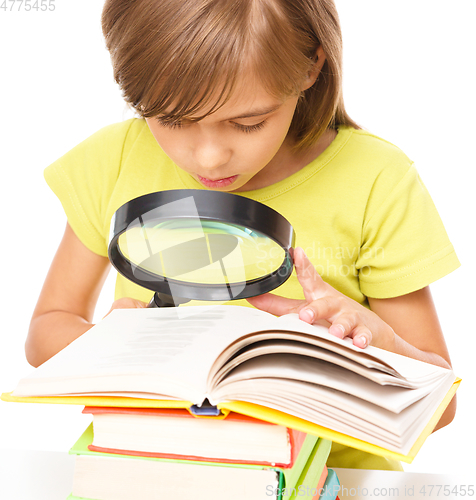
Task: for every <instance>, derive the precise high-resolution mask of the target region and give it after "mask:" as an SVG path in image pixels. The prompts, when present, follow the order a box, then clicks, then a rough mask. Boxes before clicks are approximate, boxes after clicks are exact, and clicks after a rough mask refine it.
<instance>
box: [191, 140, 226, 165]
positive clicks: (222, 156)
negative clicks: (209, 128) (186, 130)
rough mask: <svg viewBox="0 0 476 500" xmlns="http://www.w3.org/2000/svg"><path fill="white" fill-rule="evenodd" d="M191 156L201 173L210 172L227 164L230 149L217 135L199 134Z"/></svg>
mask: <svg viewBox="0 0 476 500" xmlns="http://www.w3.org/2000/svg"><path fill="white" fill-rule="evenodd" d="M193 154H194V159H195V162H196V164H197V166H198V167H199V168H200V169H201V171H202V172H204V171H211V170H214V169H217V168H220V167H222V166H224V165H226V164H227V163H228V162H229V160H230V158H231V148H230V147H229V145H227V144H225V143H224V141H223V140H222V139H220V137H219V135H217V134H215V135H213V134H210V135H208V134H207V135H205V134H199V136H198V137H196V140H195V145H194V150H193Z"/></svg>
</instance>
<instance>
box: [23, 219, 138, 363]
mask: <svg viewBox="0 0 476 500" xmlns="http://www.w3.org/2000/svg"><path fill="white" fill-rule="evenodd" d="M109 269H110V264H109V259H108V258H107V257H102V256H100V255H97V254H95V253H94V252H92V251H91V250H89V249H88V248H86V246H84V244H83V243H81V241H80V240H79V238H78V237H77V236H76V235H75V234H74V232H73V230H72V229H71V227H70V225H69V224H67V226H66V230H65V232H64V236H63V239H62V240H61V243H60V245H59V247H58V250H57V252H56V255H55V257H54V259H53V262H52V264H51V267H50V269H49V271H48V275H47V276H46V279H45V283H44V285H43V288H42V290H41V293H40V297H39V299H38V302H37V304H36V307H35V310H34V312H33V316H32V318H31V322H30V328H29V331H28V337H27V339H26V343H25V354H26V358H27V360H28V362H29V363H30V364H31V365H33V366H39V365H41V364H42V363H44V362H45V361H46V360H47V359H49V358H51V357H52V356H53V355H55V354H56V353H57V352H59V351H61V350H62V349H63V348H65V347H66V346H67V345H68V344H70V343H71V342H72V341H73V340H75V339H76V338H78V337H79V336H80V335H82V334H83V333H84V332H86V331H87V330H89V329H90V328H91V327H92V326H93V324H92V320H93V314H94V309H95V307H96V302H97V299H98V297H99V293H100V291H101V288H102V286H103V284H104V281H105V280H106V277H107V274H108V272H109ZM143 306H144V303H142V302H139V301H134V300H133V299H121V300H119V301H116V302H115V303H114V304H113V308H115V307H143Z"/></svg>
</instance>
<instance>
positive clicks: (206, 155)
mask: <svg viewBox="0 0 476 500" xmlns="http://www.w3.org/2000/svg"><path fill="white" fill-rule="evenodd" d="M241 88H243V87H241ZM297 101H298V97H297V96H293V97H288V98H286V99H283V100H280V99H277V98H275V97H273V96H271V95H270V94H268V93H267V92H266V90H265V89H264V88H263V87H262V86H260V85H254V86H252V87H251V88H249V89H246V90H245V91H242V92H240V93H235V94H234V95H233V96H232V98H231V99H230V100H229V101H228V102H227V103H226V104H225V105H224V106H223V107H222V108H220V109H219V110H218V111H216V112H214V113H212V114H211V115H209V116H207V117H205V118H203V119H202V120H200V121H197V122H193V121H184V122H182V123H181V124H178V125H167V124H166V123H164V122H161V121H160V116H159V117H153V118H146V121H147V124H148V126H149V128H150V131H151V132H152V134H153V135H154V137H155V139H156V140H157V142H158V143H159V145H160V147H161V148H162V149H163V150H164V152H165V153H166V154H167V155H168V156H169V158H170V159H171V160H172V161H173V162H174V163H175V164H176V165H177V166H178V167H180V168H181V169H182V170H184V171H186V172H188V173H189V174H190V175H191V176H192V177H194V178H195V179H196V180H197V181H198V182H200V183H201V184H202V185H203V186H205V187H206V188H208V189H214V190H219V191H249V190H252V189H258V188H262V187H265V186H268V185H271V184H274V183H275V182H277V181H279V180H281V179H284V178H285V177H287V176H288V175H290V174H291V173H293V172H292V171H291V170H290V169H292V165H291V164H290V163H289V162H288V161H285V160H286V158H288V157H289V152H290V149H291V148H290V146H291V144H289V141H287V140H285V139H286V136H287V133H288V129H289V126H290V125H291V120H292V118H293V115H294V111H295V109H296V104H297ZM192 118H193V117H192Z"/></svg>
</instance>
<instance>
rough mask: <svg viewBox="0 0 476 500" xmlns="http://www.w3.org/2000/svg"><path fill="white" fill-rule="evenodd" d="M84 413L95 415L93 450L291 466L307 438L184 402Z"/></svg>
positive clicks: (91, 409) (88, 408)
mask: <svg viewBox="0 0 476 500" xmlns="http://www.w3.org/2000/svg"><path fill="white" fill-rule="evenodd" d="M83 413H89V414H92V415H93V427H94V441H93V443H92V444H91V445H89V446H88V448H89V450H91V451H98V452H102V453H114V454H118V455H133V456H142V457H150V458H168V459H177V460H180V459H181V460H194V461H204V462H205V461H206V462H222V463H247V464H260V465H272V466H276V467H282V468H291V467H292V466H293V465H294V463H295V461H296V458H297V456H298V455H299V452H300V451H301V448H302V446H303V443H304V440H305V438H306V433H305V432H302V431H297V430H294V429H290V428H287V427H285V426H281V425H276V424H270V423H269V422H265V421H264V420H259V419H256V418H253V417H248V416H246V415H241V414H239V413H235V412H230V413H228V415H227V416H226V417H225V418H223V419H219V420H217V419H216V418H213V417H210V418H208V419H207V418H203V417H201V418H197V417H195V416H193V415H192V414H191V413H190V412H189V411H188V410H186V409H180V408H123V407H122V408H121V407H112V408H111V407H96V406H86V407H85V408H84V410H83ZM211 419H212V420H213V422H211ZM121 443H122V444H121ZM128 444H129V446H128Z"/></svg>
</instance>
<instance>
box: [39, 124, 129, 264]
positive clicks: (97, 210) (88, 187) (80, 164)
mask: <svg viewBox="0 0 476 500" xmlns="http://www.w3.org/2000/svg"><path fill="white" fill-rule="evenodd" d="M130 122H131V121H130V120H128V121H126V122H122V123H117V124H113V125H109V126H107V127H104V128H103V129H101V130H99V131H98V132H96V133H95V134H93V135H92V136H90V137H88V138H87V139H86V140H84V141H83V142H81V143H80V144H78V145H77V146H76V147H74V148H73V149H72V150H70V151H69V152H68V153H66V154H65V155H64V156H62V157H61V158H59V159H58V160H57V161H55V162H54V163H52V164H51V165H49V166H48V167H47V168H46V169H45V171H44V177H45V180H46V182H47V183H48V185H49V186H50V188H51V189H52V190H53V192H54V193H55V194H56V196H57V197H58V198H59V200H60V202H61V204H62V205H63V209H64V211H65V213H66V217H67V219H68V223H69V224H70V226H71V227H72V229H73V231H74V232H75V234H76V236H77V237H78V238H79V239H80V240H81V242H82V243H83V244H84V245H85V246H86V247H87V248H89V249H90V250H91V251H93V252H94V253H96V254H98V255H102V256H104V257H107V245H108V232H109V227H108V221H106V220H105V213H106V210H107V207H108V204H109V200H110V198H111V194H112V192H113V190H114V186H115V183H116V181H117V178H118V175H119V171H120V166H121V160H122V154H123V148H124V141H125V137H126V135H127V131H128V129H129V127H130V124H131V123H130Z"/></svg>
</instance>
